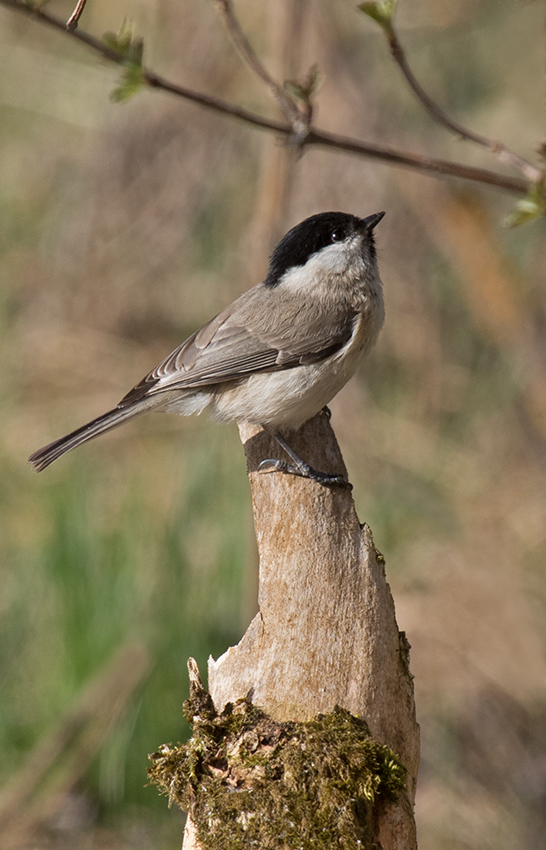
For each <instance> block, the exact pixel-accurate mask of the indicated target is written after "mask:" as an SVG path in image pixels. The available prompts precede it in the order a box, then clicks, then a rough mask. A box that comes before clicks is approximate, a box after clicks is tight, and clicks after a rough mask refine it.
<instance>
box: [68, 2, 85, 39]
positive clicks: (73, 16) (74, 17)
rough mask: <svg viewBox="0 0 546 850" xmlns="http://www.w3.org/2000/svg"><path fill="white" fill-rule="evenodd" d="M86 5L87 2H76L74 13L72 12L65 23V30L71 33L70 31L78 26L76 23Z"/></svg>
mask: <svg viewBox="0 0 546 850" xmlns="http://www.w3.org/2000/svg"><path fill="white" fill-rule="evenodd" d="M86 3H87V0H78V2H77V4H76V8H75V9H74V11H73V12H72V14H71V15H70V17H69V19H68V20H67V22H66V28H67V30H68V31H69V32H71V31H72V30H75V29H76V27H77V26H78V22H79V20H80V17H81V13H82V12H83V10H84V8H85V4H86Z"/></svg>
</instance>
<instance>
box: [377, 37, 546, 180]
mask: <svg viewBox="0 0 546 850" xmlns="http://www.w3.org/2000/svg"><path fill="white" fill-rule="evenodd" d="M385 32H386V34H387V39H388V42H389V47H390V50H391V53H392V56H393V59H394V61H395V62H396V64H397V65H398V67H399V68H400V70H401V71H402V73H403V75H404V77H405V78H406V80H407V82H408V84H409V86H410V88H411V89H412V91H413V92H414V94H415V95H417V98H418V99H419V101H420V102H421V103H422V105H423V106H424V108H425V109H426V111H427V112H428V114H429V115H430V116H431V117H432V118H433V119H434V120H435V121H437V122H438V123H439V124H443V126H444V127H447V128H448V130H453V132H454V133H456V134H457V135H458V136H460V137H461V138H462V139H466V140H467V141H469V142H475V143H476V144H477V145H481V146H482V147H484V148H487V149H488V150H489V151H491V153H492V154H494V155H495V156H496V157H497V159H498V160H499V161H500V162H503V163H504V164H505V165H509V166H511V167H512V168H515V169H516V170H517V171H519V172H520V173H521V174H523V176H524V177H526V178H527V180H530V181H531V183H539V182H541V181H542V180H544V173H543V172H542V170H541V169H540V168H538V167H537V166H536V165H533V163H532V162H529V160H527V159H524V157H522V156H519V154H517V153H515V152H514V151H511V150H510V149H509V148H507V147H506V145H504V144H503V143H502V142H500V141H496V140H494V139H489V138H487V136H481V135H480V134H479V133H474V132H473V131H472V130H468V129H467V128H466V127H463V126H462V125H461V124H459V123H458V122H457V121H454V120H453V118H450V117H449V115H446V113H445V112H444V111H443V109H441V108H440V107H439V106H438V104H437V103H435V102H434V101H433V100H432V98H431V97H430V96H429V95H428V94H427V92H426V91H425V90H424V88H423V87H422V86H421V84H420V83H419V82H418V80H417V79H416V77H415V75H414V73H413V71H412V70H411V68H410V66H409V64H408V60H407V58H406V54H405V52H404V49H403V47H402V45H401V44H400V41H399V39H398V35H397V34H396V31H395V29H394V26H393V25H392V22H391V24H390V26H389V27H388V28H385Z"/></svg>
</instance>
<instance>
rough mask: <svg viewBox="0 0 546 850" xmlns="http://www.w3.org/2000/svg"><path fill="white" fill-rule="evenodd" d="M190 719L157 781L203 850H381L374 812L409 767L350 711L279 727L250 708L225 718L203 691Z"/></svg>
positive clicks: (154, 770)
mask: <svg viewBox="0 0 546 850" xmlns="http://www.w3.org/2000/svg"><path fill="white" fill-rule="evenodd" d="M184 711H185V714H186V716H187V717H188V720H189V721H190V723H192V725H193V736H192V738H191V739H190V740H189V741H188V743H187V744H179V745H177V746H172V745H170V744H165V745H163V746H162V747H161V748H160V749H159V751H158V752H156V753H154V754H153V755H152V756H150V759H151V761H152V767H151V768H149V769H148V773H149V776H150V779H151V781H152V782H153V783H154V784H155V785H158V786H159V788H160V789H161V791H162V792H164V793H165V794H167V795H168V797H169V804H171V803H173V802H176V803H177V804H178V805H179V806H180V807H181V808H182V809H184V810H185V811H188V812H189V813H190V814H191V817H192V820H193V822H194V824H195V826H196V830H197V836H198V839H199V842H200V844H201V846H202V847H203V848H204V850H209V848H211V850H212V848H214V850H218V848H220V847H221V848H222V850H244V848H251V847H257V848H260V850H279V848H286V850H292V848H294V850H296V848H301V850H315V849H316V850H319V848H339V850H354V848H364V849H365V850H369V849H370V848H372V847H373V829H372V823H373V814H374V811H375V810H376V807H377V806H378V805H379V804H380V803H381V801H385V800H391V801H394V800H396V798H397V795H398V793H399V791H401V790H402V788H403V787H404V775H405V769H404V767H403V766H402V764H401V763H400V761H399V759H398V758H397V756H396V755H395V754H394V753H393V752H392V751H391V750H389V749H388V747H386V746H384V745H382V744H379V743H377V741H374V740H373V739H372V738H371V737H370V734H369V730H368V726H367V724H366V722H365V721H364V720H362V719H360V718H358V717H355V716H353V715H352V714H350V713H349V712H348V711H346V710H345V709H343V708H339V707H336V708H335V709H334V710H333V712H332V713H331V714H319V715H318V716H317V717H316V718H315V719H314V720H311V721H308V722H305V723H296V722H292V721H288V722H284V723H279V722H277V721H275V720H273V719H272V718H271V717H269V716H268V715H267V714H266V713H265V712H263V711H261V710H260V709H259V708H257V707H256V706H254V705H252V703H251V702H250V701H249V700H248V699H247V700H239V701H238V702H237V703H235V704H234V705H232V704H231V703H230V704H228V705H226V707H225V709H224V711H223V712H222V713H221V714H218V713H217V712H216V710H215V709H214V705H213V703H212V700H211V698H210V696H209V695H208V694H207V693H206V691H204V690H203V689H202V688H192V694H191V697H190V699H189V700H187V702H186V703H184Z"/></svg>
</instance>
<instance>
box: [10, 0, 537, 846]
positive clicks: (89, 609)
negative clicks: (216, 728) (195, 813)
mask: <svg viewBox="0 0 546 850" xmlns="http://www.w3.org/2000/svg"><path fill="white" fill-rule="evenodd" d="M72 5H73V4H71V3H67V2H64V0H52V2H51V3H50V4H49V6H48V9H49V10H51V11H52V12H55V13H57V14H59V15H63V16H65V17H68V15H69V14H70V12H71V11H72ZM355 6H356V4H355V2H353V0H339V2H337V3H330V2H328V0H274V2H273V0H269V2H268V0H238V2H237V4H236V10H237V12H238V14H239V17H240V20H241V22H242V24H243V26H244V28H245V30H246V32H247V33H248V34H249V36H250V37H251V40H252V42H253V44H254V46H255V47H256V49H257V51H258V52H259V55H260V56H261V57H262V58H263V59H264V60H265V61H266V62H267V64H268V67H269V68H271V69H273V70H275V71H276V73H278V74H279V75H280V76H281V77H283V76H284V77H289V76H294V75H295V74H298V73H302V72H304V71H306V70H307V69H308V68H309V66H311V65H312V64H313V63H317V64H318V66H319V69H320V73H321V87H320V91H319V94H318V97H317V124H318V126H320V127H322V128H324V129H328V130H331V131H334V132H339V133H342V134H346V135H355V136H358V137H361V138H364V139H366V140H369V141H377V142H379V143H383V144H387V145H391V146H393V147H398V148H402V149H407V150H410V151H413V152H418V153H423V154H429V155H432V156H440V157H445V158H450V159H453V160H459V161H463V162H465V163H472V164H477V165H481V166H484V167H489V168H496V169H498V170H502V167H501V166H498V165H497V163H496V161H495V160H494V159H493V157H491V156H490V155H488V154H487V152H485V151H483V150H480V149H478V148H474V147H472V146H471V145H469V144H468V143H464V142H461V141H459V140H457V139H456V138H455V137H453V136H451V135H449V134H448V133H447V132H446V131H444V130H442V129H441V128H439V127H437V126H435V125H434V124H433V123H432V122H431V120H430V119H429V118H428V117H427V115H426V114H425V113H424V111H423V110H422V108H421V107H420V106H419V104H418V103H417V102H416V101H415V99H414V97H413V95H412V94H411V92H410V91H409V90H408V88H407V86H406V85H405V83H404V81H403V80H402V78H401V76H400V73H399V71H398V69H397V68H396V67H395V66H394V64H393V62H392V61H391V60H390V57H389V54H388V50H387V47H386V45H385V43H384V38H383V37H382V34H381V32H380V30H379V28H378V27H376V26H374V25H373V23H372V22H371V21H370V20H369V19H367V18H366V17H364V15H362V14H361V13H359V12H358V11H357V10H356V8H355ZM543 16H544V8H543V4H542V3H540V2H527V3H523V2H515V0H504V2H498V0H412V2H410V0H401V2H400V9H399V15H398V18H397V22H398V28H399V32H400V36H401V38H402V41H403V43H404V45H405V46H406V49H407V52H408V57H409V60H410V62H411V64H412V65H413V67H414V70H415V72H416V74H417V76H418V78H419V79H420V80H422V81H423V82H424V83H425V85H426V86H427V87H428V91H429V93H430V94H431V95H432V96H433V97H435V98H436V99H437V101H438V102H440V103H441V104H442V105H443V107H444V108H445V109H446V110H447V111H448V113H450V114H451V115H452V116H453V117H456V118H457V119H458V120H459V121H461V122H462V123H463V124H466V125H467V126H470V127H471V128H472V129H474V130H476V131H478V132H480V133H483V134H486V135H488V136H491V137H493V138H500V139H502V140H503V141H504V142H505V143H506V144H508V145H509V146H511V147H513V148H514V149H516V150H517V151H518V152H519V153H521V154H523V155H525V156H528V157H531V158H533V157H534V156H535V154H534V151H535V150H536V148H537V147H538V145H539V143H540V142H541V141H542V139H543V137H544V127H543V124H544V121H543V102H544V39H543V23H544V22H543ZM124 17H127V18H128V19H130V20H131V21H134V24H135V30H136V32H137V33H139V34H142V35H143V36H144V38H145V62H146V64H147V65H148V66H149V67H151V68H153V69H154V70H155V71H157V72H158V73H161V74H164V75H165V76H166V77H168V78H169V79H172V80H173V81H175V82H179V83H181V84H183V85H187V86H190V87H191V86H193V87H195V88H196V89H198V90H201V91H206V92H208V93H212V94H216V95H218V96H221V97H224V98H226V99H231V100H233V101H236V102H237V103H240V104H243V105H245V106H247V107H249V108H252V109H256V110H258V111H261V112H263V113H264V114H268V115H271V116H276V112H275V107H274V106H273V105H272V104H271V103H270V102H269V101H268V99H267V95H266V93H265V92H264V91H263V88H262V87H261V85H260V84H259V82H258V81H257V80H256V79H254V78H253V77H252V76H251V75H250V74H249V72H248V71H247V70H246V69H245V68H244V67H243V65H242V64H241V61H240V60H239V58H238V57H237V55H236V54H235V53H234V50H233V47H232V46H231V44H230V42H229V39H228V37H227V34H226V32H225V30H224V27H223V25H222V22H221V20H220V19H219V17H218V16H217V14H216V11H215V7H214V4H213V3H204V2H202V0H183V2H175V0H162V2H160V0H116V2H112V0H89V2H88V6H87V7H86V9H85V12H84V15H83V18H82V21H81V24H82V28H83V29H86V30H89V31H91V32H93V33H94V34H96V35H98V36H101V35H102V34H103V33H104V32H106V31H118V30H119V27H120V25H121V23H122V21H123V19H124ZM118 80H119V69H116V68H115V67H114V66H111V65H108V64H107V63H106V62H104V61H101V60H99V59H98V58H97V57H96V56H95V55H93V54H92V53H90V52H88V51H87V50H86V49H85V48H84V47H83V46H81V45H79V44H77V43H75V42H73V41H72V40H71V39H70V38H68V37H64V36H63V35H60V34H58V33H56V32H53V31H50V30H48V29H46V28H45V27H43V26H40V25H38V24H36V23H35V22H33V21H30V20H28V19H26V18H23V17H21V16H19V15H16V14H15V13H13V12H10V11H9V10H7V9H6V8H2V7H0V161H1V179H0V222H1V227H0V277H1V287H0V328H1V333H0V357H1V362H2V369H1V370H0V394H1V403H0V429H1V439H0V457H1V468H2V476H1V481H2V483H1V486H0V505H1V508H0V558H1V565H0V582H1V584H0V682H1V684H0V752H1V754H2V755H1V758H0V836H1V837H0V846H1V847H2V848H3V850H4V848H8V847H9V848H12V847H13V848H16V847H21V848H22V847H35V848H49V847H55V848H65V847H66V848H69V847H70V848H80V847H81V848H101V850H102V848H116V850H117V848H119V850H131V848H143V850H147V848H161V850H163V848H165V850H166V849H167V848H173V847H179V846H180V842H181V836H182V829H183V815H182V814H181V813H180V812H178V811H175V810H171V811H169V810H168V808H167V803H166V800H165V799H164V798H160V797H159V796H158V794H157V792H156V789H155V788H153V787H146V781H147V780H146V766H147V754H148V753H151V752H153V751H154V750H156V749H157V748H158V747H159V745H161V744H162V743H164V742H169V741H173V742H176V741H178V740H181V739H184V737H185V736H186V735H187V733H188V730H187V727H186V726H185V724H184V722H183V720H182V711H181V704H182V701H183V700H184V699H185V698H186V696H187V693H188V681H187V673H186V660H187V658H188V656H189V655H193V656H195V658H196V659H197V661H198V662H199V665H200V667H201V671H202V672H203V673H205V671H206V659H207V656H208V655H209V654H212V655H213V656H215V657H217V656H218V655H219V654H221V653H222V652H223V651H224V650H225V649H226V648H227V647H228V646H229V645H231V644H233V643H235V642H237V641H238V639H239V638H240V637H241V635H242V634H243V632H244V630H245V628H246V626H247V625H248V623H249V621H250V619H251V617H252V615H253V614H254V612H255V608H256V568H257V557H256V548H255V541H254V532H253V525H252V516H251V509H250V493H249V487H248V483H247V478H246V468H245V461H244V455H243V451H242V448H241V446H240V443H239V439H238V434H237V429H236V428H235V426H227V427H222V428H220V427H217V426H214V425H211V424H209V423H208V422H207V421H206V420H205V419H198V418H190V419H187V420H186V419H182V418H178V417H169V416H157V417H156V416H149V417H143V418H142V419H140V420H138V421H136V422H135V423H131V424H130V425H128V426H126V427H124V428H123V429H121V430H119V431H114V432H113V433H112V434H110V435H108V436H106V437H104V438H102V439H100V440H99V441H97V442H94V443H91V444H89V445H87V446H85V447H83V448H81V449H79V450H78V451H77V452H75V453H74V454H71V455H69V456H67V457H66V458H63V459H62V460H61V461H59V462H58V463H57V464H55V465H54V466H53V467H52V468H51V469H48V470H47V471H46V472H44V473H42V474H41V475H39V476H36V475H35V474H33V473H32V471H31V470H30V468H29V467H28V466H27V464H26V458H27V456H28V455H29V454H30V453H31V452H32V451H34V450H35V449H36V448H38V447H40V446H42V445H43V444H44V443H47V442H48V441H50V440H53V439H55V438H56V437H59V436H61V435H62V434H64V433H65V432H67V431H69V430H72V429H73V428H75V427H77V426H79V425H80V424H82V423H83V422H85V421H86V420H88V419H90V418H92V417H94V416H96V415H98V414H100V413H102V412H103V411H104V410H106V409H108V408H110V407H112V406H113V405H115V404H116V403H117V401H118V400H119V399H120V398H121V397H122V396H123V395H124V393H125V392H126V391H127V390H128V389H129V388H130V387H132V386H133V385H134V384H135V383H136V382H137V381H138V380H139V379H140V378H141V377H142V375H143V374H145V373H146V372H147V371H148V370H149V369H150V368H151V367H153V366H155V365H156V363H157V362H159V360H160V359H162V358H163V357H164V356H165V355H166V354H168V353H169V352H170V351H171V350H172V348H174V347H175V346H176V345H177V344H178V343H179V342H180V341H181V340H183V339H184V338H185V337H186V336H187V335H188V334H190V333H191V332H193V331H194V330H195V329H196V328H197V327H198V326H199V325H200V324H201V323H202V322H204V321H206V320H207V319H208V318H210V317H211V316H212V315H213V314H214V313H215V312H217V311H218V310H219V309H221V308H222V307H223V306H224V305H226V304H227V303H229V302H230V301H231V300H232V299H233V298H234V297H235V296H237V295H238V294H239V293H241V292H242V291H244V290H245V289H247V288H248V287H249V286H251V285H252V284H254V283H255V282H257V280H259V279H260V278H261V276H263V274H264V273H265V270H266V267H267V255H268V252H269V250H270V248H271V246H272V244H273V243H274V241H275V240H276V239H277V237H278V236H279V235H280V234H281V233H282V232H284V231H285V230H286V229H288V227H290V226H292V225H293V224H295V223H296V222H298V221H299V220H301V219H302V218H304V217H305V216H307V215H310V214H313V213H316V212H319V211H323V210H328V209H334V210H335V209H339V210H344V211H347V212H352V213H355V214H357V215H367V214H369V213H372V212H375V211H377V210H381V209H384V210H386V211H387V216H386V218H385V220H384V221H383V222H382V223H381V226H380V228H378V231H377V242H378V252H379V259H380V266H381V272H382V278H383V281H384V286H385V297H386V304H387V320H386V324H385V328H384V330H383V332H382V335H381V338H380V341H379V343H378V345H377V347H376V349H375V351H374V353H373V355H372V356H371V357H370V359H369V360H368V361H367V363H366V364H365V366H364V367H363V368H362V369H361V372H360V373H359V375H358V377H357V378H355V379H353V380H352V381H351V382H350V384H349V385H348V386H347V387H346V388H345V389H344V390H343V391H342V392H341V393H340V394H339V396H338V397H337V399H336V400H335V401H334V402H333V403H332V405H331V407H332V413H333V419H332V422H333V425H334V428H335V431H336V434H337V436H338V438H339V441H340V443H341V446H342V450H343V452H344V455H345V460H346V462H347V466H348V468H349V471H350V477H351V480H352V481H353V483H354V496H355V501H356V505H357V510H358V513H359V516H360V519H361V520H362V521H366V522H368V523H369V524H370V525H371V527H372V530H373V534H374V538H375V542H376V544H377V546H378V548H379V549H380V550H381V551H382V552H383V553H384V555H385V557H386V562H387V574H388V579H389V582H390V584H391V587H392V590H393V593H394V597H395V602H396V608H397V615H398V622H399V626H400V628H401V629H404V630H405V631H406V632H407V635H408V638H409V641H410V643H411V645H412V656H411V664H412V671H413V673H414V674H415V688H416V699H417V709H418V719H419V721H420V724H421V732H422V763H421V773H420V780H419V791H418V799H417V822H418V831H419V840H420V847H421V850H489V848H491V850H493V848H494V850H516V848H517V850H538V849H539V848H544V847H546V653H545V647H546V574H545V570H544V566H545V553H546V477H545V474H546V452H545V448H546V351H545V345H544V336H545V329H546V285H545V272H546V243H545V240H544V223H543V222H542V221H539V222H538V223H534V224H531V225H528V226H526V227H523V228H518V229H515V230H511V231H509V230H506V229H504V228H503V227H502V224H501V222H502V219H503V218H504V216H505V215H506V214H507V213H508V212H509V211H510V209H511V208H512V207H513V205H514V203H515V201H516V200H517V199H516V198H514V197H511V196H509V195H507V194H504V193H502V192H498V191H495V190H491V189H487V188H481V187H479V186H474V185H470V184H462V183H460V182H454V181H439V180H436V179H434V178H431V177H427V176H422V175H419V174H415V173H411V172H408V171H403V170H400V169H393V168H389V167H387V166H385V165H383V164H381V163H379V162H370V161H366V160H363V159H356V158H354V157H350V156H347V155H344V154H337V153H332V152H326V151H321V150H318V149H310V150H308V151H306V153H305V155H304V156H303V158H302V159H300V160H299V161H297V160H296V158H295V157H294V155H293V153H291V152H290V151H288V152H287V151H286V149H285V148H284V147H283V146H282V145H281V144H280V143H279V142H278V141H277V140H275V139H273V138H271V137H268V136H267V135H266V134H264V133H262V132H260V131H257V130H255V129H252V128H250V127H247V126H244V125H242V124H238V123H236V122H233V121H229V120H226V119H224V118H222V117H220V116H217V115H215V114H212V113H207V112H205V111H203V110H201V109H199V108H197V107H195V106H193V105H191V104H189V103H186V102H184V101H182V100H178V99H175V98H174V97H169V96H167V95H164V94H162V93H160V92H150V91H144V92H142V93H140V94H139V95H137V96H136V97H135V98H133V99H132V100H131V101H129V102H127V103H124V104H114V103H112V102H110V101H109V94H110V92H111V91H112V90H113V88H114V87H115V86H116V84H117V82H118Z"/></svg>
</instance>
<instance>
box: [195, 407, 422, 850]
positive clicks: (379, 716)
mask: <svg viewBox="0 0 546 850" xmlns="http://www.w3.org/2000/svg"><path fill="white" fill-rule="evenodd" d="M240 433H241V439H242V441H243V444H244V448H245V453H246V457H247V463H248V470H249V476H250V483H251V490H252V500H253V509H254V521H255V527H256V535H257V540H258V550H259V556H260V568H259V608H260V610H259V613H258V614H257V615H256V616H255V618H254V619H253V621H252V623H251V624H250V626H249V627H248V629H247V631H246V633H245V635H244V636H243V638H242V640H241V641H240V643H239V644H238V645H237V646H235V647H231V648H229V649H228V650H227V651H226V652H225V653H224V654H223V655H222V656H221V657H220V658H218V659H217V660H214V659H212V658H211V659H209V670H208V675H209V691H210V694H211V696H212V699H213V701H214V705H215V707H216V709H217V711H219V712H220V711H222V709H223V708H224V706H225V705H226V703H228V702H236V701H237V700H239V699H241V698H245V697H247V696H248V695H250V698H251V700H252V703H253V704H254V705H256V706H258V707H259V708H261V709H263V710H264V711H265V712H267V713H268V714H269V715H271V717H272V718H275V720H277V721H286V720H297V721H307V720H310V719H312V718H314V717H315V716H316V715H317V714H319V713H328V712H332V711H333V709H334V708H335V707H336V706H339V707H341V708H343V709H346V710H347V711H349V712H350V713H351V714H353V715H357V716H359V717H361V718H364V719H365V720H366V722H367V723H368V726H369V729H370V732H371V735H372V737H373V738H374V739H375V740H376V741H378V742H380V743H382V744H386V745H387V746H388V747H389V748H390V749H391V750H393V751H394V752H395V753H396V754H397V755H398V756H399V758H400V760H401V762H402V764H403V765H404V766H405V768H406V771H407V774H406V788H405V790H404V791H403V792H402V793H401V794H400V796H399V798H398V800H397V801H396V802H385V803H383V804H381V806H380V807H379V809H378V811H377V812H376V813H375V815H374V824H373V831H374V839H375V841H376V843H377V845H378V846H379V847H380V848H382V850H415V848H416V846H417V844H416V834H415V822H414V817H413V804H414V797H415V784H416V779H417V770H418V764H419V727H418V725H417V722H416V719H415V704H414V698H413V682H412V677H411V674H410V672H409V666H408V655H409V644H408V643H407V641H406V638H405V635H404V634H403V633H401V632H399V631H398V626H397V624H396V618H395V611H394V603H393V600H392V596H391V592H390V588H389V586H388V584H387V582H386V578H385V569H384V561H383V557H382V556H381V555H380V553H379V552H378V551H377V550H376V548H375V546H374V542H373V539H372V533H371V530H370V528H369V527H368V526H367V525H366V524H364V525H361V524H360V522H359V520H358V517H357V515H356V512H355V507H354V502H353V499H352V496H351V493H350V491H349V490H348V489H342V488H339V487H332V488H328V487H325V486H323V485H321V484H318V483H315V482H313V481H309V480H307V479H302V478H298V477H296V476H292V475H285V474H282V473H277V472H275V473H265V474H264V473H258V471H257V469H258V466H259V464H260V462H261V461H262V460H263V459H264V458H268V457H282V450H280V449H279V446H278V445H277V444H276V442H275V441H274V440H272V439H271V438H270V437H269V436H268V435H267V434H266V433H264V432H263V431H262V430H261V429H260V428H257V427H255V426H250V425H244V426H241V427H240ZM291 444H293V446H294V448H295V449H296V451H298V453H299V454H300V455H301V456H302V457H303V458H304V459H305V460H307V461H308V462H310V463H311V464H312V465H313V466H314V467H315V468H317V469H320V470H323V471H326V472H342V473H343V474H344V475H346V474H347V473H346V469H345V466H344V463H343V459H342V457H341V453H340V450H339V447H338V444H337V441H336V438H335V436H334V433H333V431H332V429H331V427H330V423H329V420H328V417H327V416H325V415H323V414H319V415H317V416H316V417H314V419H312V420H310V421H309V422H307V423H306V424H305V425H304V426H303V428H301V429H300V431H299V432H298V433H297V434H296V435H293V436H292V437H291ZM281 846H282V844H279V848H280V847H281ZM198 847H199V845H198V843H196V837H195V833H194V829H193V825H192V824H191V821H190V822H189V824H188V826H187V829H186V833H185V840H184V850H190V848H198Z"/></svg>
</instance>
